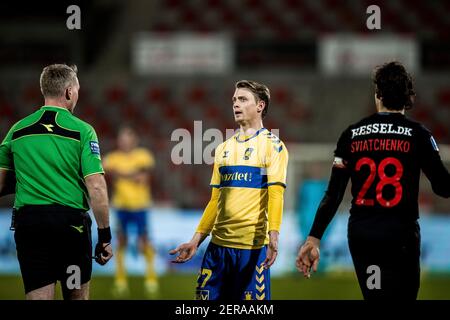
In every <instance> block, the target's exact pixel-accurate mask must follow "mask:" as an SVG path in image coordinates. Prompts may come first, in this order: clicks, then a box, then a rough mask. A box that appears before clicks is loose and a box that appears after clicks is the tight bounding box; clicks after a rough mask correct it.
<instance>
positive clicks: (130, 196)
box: [104, 126, 158, 297]
mask: <svg viewBox="0 0 450 320" xmlns="http://www.w3.org/2000/svg"><path fill="white" fill-rule="evenodd" d="M117 142H118V150H115V151H113V152H111V153H109V154H108V155H107V156H106V157H105V160H104V169H105V171H106V173H107V175H109V176H110V177H111V178H112V179H113V199H112V203H113V206H114V207H115V209H116V214H117V220H118V242H119V243H118V251H117V253H116V261H117V262H116V276H115V288H114V289H115V293H116V294H117V295H119V296H120V295H125V294H127V293H128V291H129V289H128V283H127V276H126V269H125V261H124V260H125V249H126V247H127V241H128V237H127V229H128V226H129V225H130V224H135V225H136V227H137V232H138V248H139V250H140V251H141V252H142V254H143V255H144V257H145V260H146V278H145V290H146V292H147V294H148V295H149V297H155V296H156V294H157V292H158V280H157V276H156V272H155V269H154V256H155V253H154V250H153V247H152V246H151V244H150V243H149V238H148V232H147V211H148V210H149V208H150V206H151V202H152V199H151V191H150V174H149V171H150V169H151V168H153V166H154V163H155V160H154V157H153V155H152V153H151V152H150V151H149V150H147V149H145V148H142V147H138V144H139V138H138V135H137V133H136V132H135V131H134V130H133V128H131V127H128V126H126V127H123V128H121V129H120V131H119V134H118V139H117Z"/></svg>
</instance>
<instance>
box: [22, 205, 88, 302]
mask: <svg viewBox="0 0 450 320" xmlns="http://www.w3.org/2000/svg"><path fill="white" fill-rule="evenodd" d="M91 224H92V221H91V218H90V217H89V214H88V213H86V212H83V211H80V210H78V209H73V208H70V207H64V206H59V205H37V206H34V205H33V206H24V207H22V208H20V209H19V210H18V211H17V213H16V221H15V228H16V229H15V233H14V239H15V241H16V250H17V257H18V260H19V264H20V270H21V273H22V278H23V283H24V287H25V293H28V292H30V291H33V290H35V289H39V288H42V287H44V286H46V285H49V284H52V283H55V282H56V281H58V280H59V281H61V287H62V288H63V290H65V289H67V286H66V284H67V280H68V278H69V277H71V276H72V277H71V279H70V280H71V287H70V288H69V289H71V288H73V284H74V283H77V282H74V281H73V280H74V279H73V275H75V274H78V273H77V271H78V270H79V271H80V272H79V275H80V281H79V283H80V284H83V283H86V282H88V281H89V280H90V279H91V273H92V239H91ZM77 267H78V268H79V269H78V268H77Z"/></svg>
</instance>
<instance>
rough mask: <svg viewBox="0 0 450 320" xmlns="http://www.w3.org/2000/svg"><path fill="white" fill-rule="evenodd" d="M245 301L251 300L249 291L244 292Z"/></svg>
mask: <svg viewBox="0 0 450 320" xmlns="http://www.w3.org/2000/svg"><path fill="white" fill-rule="evenodd" d="M245 300H253V298H252V292H251V291H245Z"/></svg>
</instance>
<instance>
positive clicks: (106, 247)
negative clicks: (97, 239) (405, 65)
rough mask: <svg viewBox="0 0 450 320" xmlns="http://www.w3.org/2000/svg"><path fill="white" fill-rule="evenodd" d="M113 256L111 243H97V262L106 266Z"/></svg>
mask: <svg viewBox="0 0 450 320" xmlns="http://www.w3.org/2000/svg"><path fill="white" fill-rule="evenodd" d="M112 256H113V251H112V247H111V243H97V245H96V246H95V257H94V259H95V262H97V263H98V264H100V265H102V266H103V265H105V264H106V263H107V262H108V261H109V260H110V259H111V258H112Z"/></svg>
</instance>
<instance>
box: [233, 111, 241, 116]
mask: <svg viewBox="0 0 450 320" xmlns="http://www.w3.org/2000/svg"><path fill="white" fill-rule="evenodd" d="M239 114H242V112H241V111H235V112H234V115H235V116H237V115H239Z"/></svg>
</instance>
